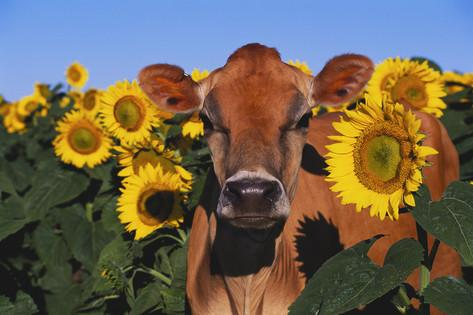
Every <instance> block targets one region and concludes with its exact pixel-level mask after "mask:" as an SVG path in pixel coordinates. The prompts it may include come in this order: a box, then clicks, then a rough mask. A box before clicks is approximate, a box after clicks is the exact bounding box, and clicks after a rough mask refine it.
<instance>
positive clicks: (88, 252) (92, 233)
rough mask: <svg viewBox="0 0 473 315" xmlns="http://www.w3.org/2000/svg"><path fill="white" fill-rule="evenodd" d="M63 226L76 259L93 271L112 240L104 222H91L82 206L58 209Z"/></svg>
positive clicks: (111, 235)
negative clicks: (104, 248)
mask: <svg viewBox="0 0 473 315" xmlns="http://www.w3.org/2000/svg"><path fill="white" fill-rule="evenodd" d="M55 213H56V215H57V216H58V221H59V222H60V224H61V228H62V231H63V233H64V237H65V239H66V242H67V245H68V246H69V248H70V249H71V251H72V254H73V255H74V257H75V258H76V259H77V260H78V261H80V262H81V263H83V264H84V266H85V267H86V268H87V269H88V270H90V271H92V270H93V269H94V266H95V263H96V262H97V260H98V258H99V255H100V252H101V251H102V249H103V247H104V246H105V245H106V244H107V243H108V242H110V241H111V240H112V238H113V234H112V233H110V232H107V231H106V230H105V229H104V227H103V224H102V222H100V221H98V222H90V221H89V220H87V218H86V217H85V211H84V210H83V209H82V207H80V206H75V207H68V208H64V209H57V211H56V212H55Z"/></svg>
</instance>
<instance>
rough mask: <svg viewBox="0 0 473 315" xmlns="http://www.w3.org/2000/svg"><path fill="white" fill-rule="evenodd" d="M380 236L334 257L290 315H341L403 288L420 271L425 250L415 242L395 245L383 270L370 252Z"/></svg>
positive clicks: (311, 282)
mask: <svg viewBox="0 0 473 315" xmlns="http://www.w3.org/2000/svg"><path fill="white" fill-rule="evenodd" d="M379 237H380V236H377V237H374V238H372V239H369V240H366V241H363V242H360V243H358V244H357V245H355V246H353V247H352V248H349V249H346V250H344V251H342V252H340V253H339V254H337V255H335V256H333V257H332V258H330V259H329V260H327V262H325V263H324V264H323V265H322V267H320V269H319V270H318V271H317V272H316V273H315V275H314V276H313V277H312V278H311V279H310V280H309V282H308V283H307V285H306V287H305V289H304V291H302V294H301V295H300V296H299V298H298V299H297V300H296V302H295V303H294V304H293V305H292V306H291V307H290V314H320V315H322V314H326V315H328V314H341V313H344V312H347V311H349V310H351V309H354V308H356V307H358V306H362V305H366V304H368V303H370V302H372V301H373V300H375V299H377V298H379V297H381V296H383V295H384V294H386V293H388V292H389V291H390V290H392V289H394V288H396V287H397V286H399V285H400V284H401V283H402V282H403V281H404V280H405V279H406V278H407V276H408V275H409V274H410V273H411V272H412V271H413V270H414V269H415V268H417V267H419V265H420V263H421V261H422V258H423V249H422V246H421V245H420V244H419V243H418V242H417V241H415V240H413V239H403V240H400V241H399V242H397V243H395V244H394V245H393V246H392V247H391V248H390V249H389V251H388V253H387V254H386V257H385V260H384V266H383V267H379V266H377V265H376V264H374V263H373V262H372V261H371V260H370V259H369V257H368V251H369V249H370V248H371V246H372V245H373V244H374V242H375V241H376V240H377V239H379Z"/></svg>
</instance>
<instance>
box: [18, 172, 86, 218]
mask: <svg viewBox="0 0 473 315" xmlns="http://www.w3.org/2000/svg"><path fill="white" fill-rule="evenodd" d="M32 185H33V187H32V188H31V190H30V191H28V193H27V194H26V195H25V209H27V217H28V219H29V220H30V221H35V220H39V219H41V218H43V217H44V216H45V215H46V213H47V212H48V211H49V210H50V209H51V208H53V207H54V206H57V205H60V204H62V203H65V202H67V201H70V200H72V199H74V198H75V197H77V196H79V195H80V194H81V193H82V192H84V191H85V190H86V188H87V186H88V185H89V180H88V178H87V177H86V176H84V175H83V174H81V173H77V172H72V171H66V170H61V169H59V168H58V167H57V166H56V168H53V169H51V167H45V168H44V169H43V170H41V171H40V172H38V173H37V174H36V175H35V177H34V178H33V183H32Z"/></svg>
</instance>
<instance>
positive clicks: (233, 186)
mask: <svg viewBox="0 0 473 315" xmlns="http://www.w3.org/2000/svg"><path fill="white" fill-rule="evenodd" d="M223 194H224V195H225V197H226V198H227V200H228V201H230V202H237V201H238V200H239V199H241V194H242V188H241V185H240V183H239V182H229V183H227V184H226V185H225V188H224V190H223Z"/></svg>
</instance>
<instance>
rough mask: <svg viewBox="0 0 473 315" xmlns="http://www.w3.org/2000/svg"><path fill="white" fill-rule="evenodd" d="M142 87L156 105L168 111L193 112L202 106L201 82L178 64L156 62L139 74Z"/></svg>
mask: <svg viewBox="0 0 473 315" xmlns="http://www.w3.org/2000/svg"><path fill="white" fill-rule="evenodd" d="M138 81H139V83H140V86H141V89H142V90H143V91H144V92H145V93H146V94H147V95H148V97H149V98H150V99H151V100H152V101H153V102H154V103H156V105H157V106H158V107H159V108H160V109H162V110H164V111H168V112H173V113H191V112H195V111H198V110H200V109H201V108H202V104H203V95H202V93H201V89H200V88H199V84H198V83H196V82H194V80H192V78H191V77H190V76H188V75H186V74H185V72H184V70H183V69H182V68H180V67H178V66H173V65H168V64H155V65H151V66H147V67H145V68H143V69H142V70H141V71H140V73H139V74H138Z"/></svg>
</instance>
